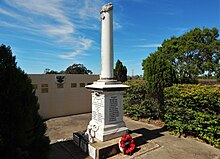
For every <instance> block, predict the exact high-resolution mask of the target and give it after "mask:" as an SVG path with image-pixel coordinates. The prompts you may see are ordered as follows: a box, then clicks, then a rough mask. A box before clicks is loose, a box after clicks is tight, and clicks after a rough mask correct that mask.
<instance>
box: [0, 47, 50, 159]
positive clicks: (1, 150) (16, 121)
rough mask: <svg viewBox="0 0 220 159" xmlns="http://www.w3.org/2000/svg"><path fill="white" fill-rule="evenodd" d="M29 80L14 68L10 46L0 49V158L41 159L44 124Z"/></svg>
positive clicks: (45, 145) (45, 151) (45, 142)
mask: <svg viewBox="0 0 220 159" xmlns="http://www.w3.org/2000/svg"><path fill="white" fill-rule="evenodd" d="M38 109H39V105H38V103H37V97H36V96H35V92H34V91H33V88H32V85H31V80H30V79H29V78H28V76H27V74H25V73H24V72H23V71H22V70H21V69H20V68H19V67H17V66H16V62H15V56H12V52H11V49H10V47H6V46H5V45H1V46H0V158H1V159H44V158H47V156H48V152H49V138H48V137H45V136H44V134H45V131H46V125H45V124H44V123H43V121H42V119H41V117H40V116H39V114H38Z"/></svg>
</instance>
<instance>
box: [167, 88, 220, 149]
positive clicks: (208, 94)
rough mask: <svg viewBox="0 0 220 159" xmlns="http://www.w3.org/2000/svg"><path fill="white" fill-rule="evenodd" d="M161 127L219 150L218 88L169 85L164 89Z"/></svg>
mask: <svg viewBox="0 0 220 159" xmlns="http://www.w3.org/2000/svg"><path fill="white" fill-rule="evenodd" d="M164 96H165V124H166V126H167V127H168V128H169V129H170V130H172V131H173V132H174V133H175V134H179V135H181V134H185V135H193V136H197V137H199V138H201V139H203V140H205V141H206V142H207V143H210V144H212V145H214V146H216V147H218V148H220V87H217V86H207V85H184V84H183V85H173V86H172V87H168V88H165V89H164Z"/></svg>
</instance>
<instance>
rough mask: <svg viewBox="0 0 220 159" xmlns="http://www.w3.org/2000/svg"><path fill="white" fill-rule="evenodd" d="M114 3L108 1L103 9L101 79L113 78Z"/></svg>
mask: <svg viewBox="0 0 220 159" xmlns="http://www.w3.org/2000/svg"><path fill="white" fill-rule="evenodd" d="M112 10H113V5H112V4H111V3H108V4H106V5H104V6H103V7H102V10H101V21H102V30H101V56H102V58H101V59H102V68H101V75H100V78H101V79H113V77H114V74H113V64H114V60H113V17H112V14H113V13H112Z"/></svg>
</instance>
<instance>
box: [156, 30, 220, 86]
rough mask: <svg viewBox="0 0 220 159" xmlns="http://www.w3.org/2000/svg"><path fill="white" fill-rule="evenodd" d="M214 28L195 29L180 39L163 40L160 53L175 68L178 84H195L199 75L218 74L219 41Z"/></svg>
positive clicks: (219, 58) (219, 70)
mask: <svg viewBox="0 0 220 159" xmlns="http://www.w3.org/2000/svg"><path fill="white" fill-rule="evenodd" d="M218 36H219V34H218V30H217V29H216V28H212V29H208V28H203V29H199V28H195V29H193V30H190V31H189V32H188V33H185V34H184V35H182V36H180V37H171V38H170V39H168V40H164V42H163V44H162V47H160V48H159V49H158V50H157V51H156V52H160V53H162V54H163V56H165V58H166V59H167V60H168V61H169V62H170V63H171V64H172V65H173V66H174V67H175V69H176V73H177V76H178V79H179V83H195V82H197V81H196V78H197V77H198V76H199V75H200V76H201V75H203V76H204V75H208V76H215V77H217V76H218V75H219V72H220V69H219V68H220V64H219V60H220V54H219V51H220V40H218V39H217V38H218Z"/></svg>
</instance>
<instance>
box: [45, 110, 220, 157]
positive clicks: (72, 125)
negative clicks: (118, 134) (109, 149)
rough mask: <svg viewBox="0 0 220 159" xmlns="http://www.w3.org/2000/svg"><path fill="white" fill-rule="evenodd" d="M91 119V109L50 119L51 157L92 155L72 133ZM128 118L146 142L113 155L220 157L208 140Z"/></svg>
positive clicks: (84, 127)
mask: <svg viewBox="0 0 220 159" xmlns="http://www.w3.org/2000/svg"><path fill="white" fill-rule="evenodd" d="M90 119H91V114H90V113H89V114H81V115H72V116H67V117H60V118H54V119H50V120H47V121H46V124H47V126H48V130H47V135H49V137H50V139H51V144H52V148H51V153H50V159H84V158H87V159H91V157H89V156H88V155H87V154H85V153H84V152H82V151H81V150H80V149H79V148H78V147H76V146H75V145H74V144H73V143H72V141H71V139H72V133H73V132H77V131H83V130H85V129H86V127H87V124H88V122H89V121H90ZM124 121H125V123H126V126H127V127H128V128H129V130H131V132H135V133H139V134H142V135H143V139H144V140H145V141H146V142H145V143H144V144H141V145H139V146H138V149H137V152H135V153H134V154H133V155H132V156H125V155H123V154H118V155H115V156H113V157H110V158H111V159H116V158H123V159H127V158H135V159H136V158H137V159H148V158H149V159H220V150H219V149H216V148H214V147H212V146H210V145H208V144H205V143H201V142H199V141H196V140H195V139H192V138H179V137H176V136H172V135H169V133H168V132H167V131H165V130H164V129H163V128H160V127H156V126H154V125H150V124H146V123H143V122H139V121H133V120H131V119H130V118H127V117H124Z"/></svg>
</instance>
